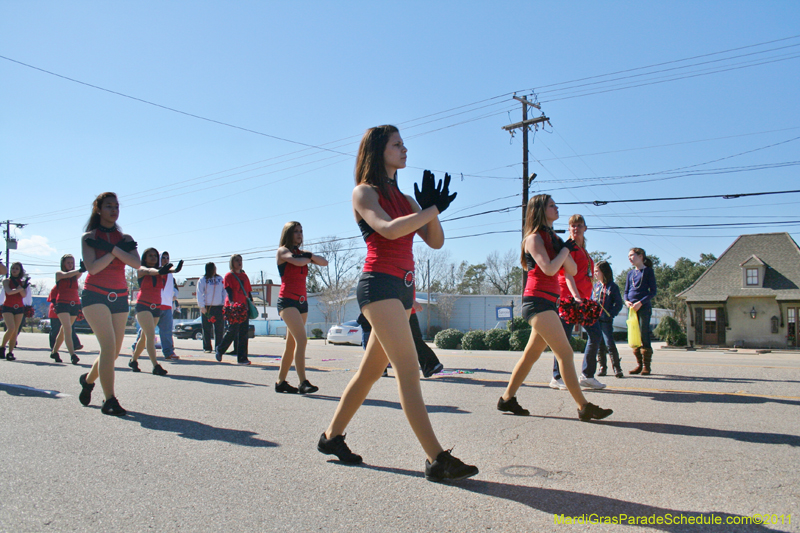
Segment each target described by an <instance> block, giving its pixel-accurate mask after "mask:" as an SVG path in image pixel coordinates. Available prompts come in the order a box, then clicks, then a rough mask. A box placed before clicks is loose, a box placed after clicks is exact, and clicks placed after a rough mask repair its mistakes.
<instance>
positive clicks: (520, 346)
mask: <svg viewBox="0 0 800 533" xmlns="http://www.w3.org/2000/svg"><path fill="white" fill-rule="evenodd" d="M530 336H531V328H527V329H517V330H514V332H513V333H511V336H510V337H509V339H508V344H509V347H510V349H511V350H514V351H515V352H521V351H522V350H524V349H525V345H526V344H528V339H529V338H530Z"/></svg>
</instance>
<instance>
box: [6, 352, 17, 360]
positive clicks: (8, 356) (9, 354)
mask: <svg viewBox="0 0 800 533" xmlns="http://www.w3.org/2000/svg"><path fill="white" fill-rule="evenodd" d="M16 359H17V358H16V357H14V352H8V353H7V354H6V361H15V360H16Z"/></svg>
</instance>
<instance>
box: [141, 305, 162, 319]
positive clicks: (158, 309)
mask: <svg viewBox="0 0 800 533" xmlns="http://www.w3.org/2000/svg"><path fill="white" fill-rule="evenodd" d="M153 306H155V307H153ZM142 311H149V312H150V314H151V315H153V318H158V317H160V316H161V306H160V305H156V304H136V312H137V313H141V312H142Z"/></svg>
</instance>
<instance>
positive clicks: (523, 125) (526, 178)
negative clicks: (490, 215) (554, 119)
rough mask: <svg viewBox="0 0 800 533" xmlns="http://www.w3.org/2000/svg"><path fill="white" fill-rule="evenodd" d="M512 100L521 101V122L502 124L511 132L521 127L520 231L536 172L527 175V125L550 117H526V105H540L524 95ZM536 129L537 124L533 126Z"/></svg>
mask: <svg viewBox="0 0 800 533" xmlns="http://www.w3.org/2000/svg"><path fill="white" fill-rule="evenodd" d="M514 100H517V101H518V102H520V103H522V122H515V123H514V124H509V125H508V126H503V129H504V130H506V131H508V132H511V131H513V130H516V129H519V128H522V231H523V232H524V231H525V210H526V209H527V207H528V187H529V186H530V182H531V181H533V180H534V179H535V178H536V174H533V175H532V176H530V177H529V176H528V126H535V125H536V124H539V123H540V122H548V123H549V122H550V119H549V118H548V117H546V116H545V115H544V113H542V116H540V117H537V118H532V119H528V106H531V107H535V108H536V109H538V110H540V111H541V110H542V106H540V105H539V104H537V103H535V102H531V101H529V100H527V99H525V97H522V96H514ZM535 127H536V128H537V129H538V126H535Z"/></svg>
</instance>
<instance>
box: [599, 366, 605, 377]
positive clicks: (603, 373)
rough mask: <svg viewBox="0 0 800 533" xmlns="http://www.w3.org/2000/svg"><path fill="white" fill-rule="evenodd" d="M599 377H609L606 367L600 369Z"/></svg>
mask: <svg viewBox="0 0 800 533" xmlns="http://www.w3.org/2000/svg"><path fill="white" fill-rule="evenodd" d="M597 375H598V376H607V375H608V370H607V369H606V367H604V366H603V367H600V372H598V373H597Z"/></svg>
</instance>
